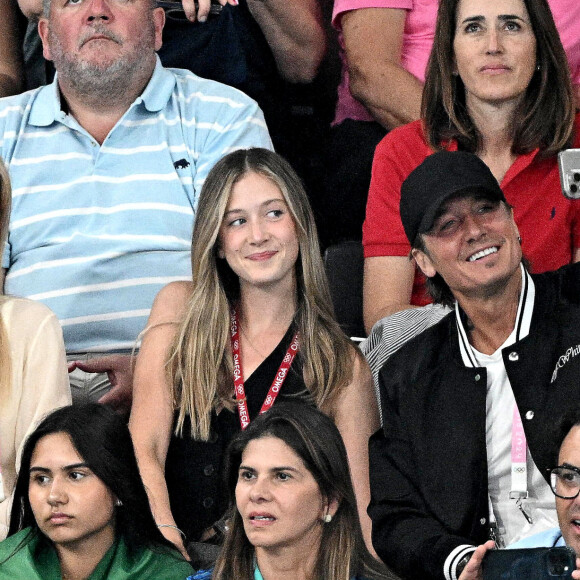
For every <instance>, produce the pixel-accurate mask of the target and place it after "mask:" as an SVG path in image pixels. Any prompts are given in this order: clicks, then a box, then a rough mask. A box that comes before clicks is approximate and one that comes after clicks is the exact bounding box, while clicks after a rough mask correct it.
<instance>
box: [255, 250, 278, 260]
mask: <svg viewBox="0 0 580 580" xmlns="http://www.w3.org/2000/svg"><path fill="white" fill-rule="evenodd" d="M275 255H276V252H275V251H274V250H272V251H267V252H259V253H256V254H250V255H249V256H248V259H249V260H254V261H256V262H261V261H264V260H269V259H270V258H271V257H272V256H275Z"/></svg>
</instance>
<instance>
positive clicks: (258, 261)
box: [219, 172, 299, 286]
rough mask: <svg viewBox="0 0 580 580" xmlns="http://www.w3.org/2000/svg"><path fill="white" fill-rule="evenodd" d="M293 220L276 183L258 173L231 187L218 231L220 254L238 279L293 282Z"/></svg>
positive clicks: (295, 240)
mask: <svg viewBox="0 0 580 580" xmlns="http://www.w3.org/2000/svg"><path fill="white" fill-rule="evenodd" d="M298 249H299V247H298V237H297V235H296V226H295V224H294V220H293V218H292V215H291V213H290V210H289V208H288V205H287V203H286V200H285V199H284V196H283V195H282V192H281V191H280V189H279V188H278V186H277V185H276V184H275V183H274V182H273V181H271V180H270V179H268V178H267V177H265V176H263V175H260V174H258V173H254V172H249V173H247V174H245V175H244V176H243V177H242V178H241V179H240V180H239V181H238V182H237V183H236V184H235V185H234V186H233V188H232V193H231V195H230V199H229V201H228V205H227V208H226V212H225V215H224V218H223V221H222V225H221V227H220V233H219V256H220V257H221V258H225V259H226V260H227V262H228V264H229V266H230V268H231V269H232V270H233V271H234V272H235V273H236V274H237V276H238V277H239V278H240V284H241V285H244V284H250V285H256V286H263V285H271V284H277V283H279V282H282V281H285V282H292V283H294V280H295V274H294V272H295V265H296V260H297V259H298Z"/></svg>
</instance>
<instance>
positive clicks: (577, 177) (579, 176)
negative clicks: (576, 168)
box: [573, 173, 580, 181]
mask: <svg viewBox="0 0 580 580" xmlns="http://www.w3.org/2000/svg"><path fill="white" fill-rule="evenodd" d="M573 178H574V181H580V173H574V176H573Z"/></svg>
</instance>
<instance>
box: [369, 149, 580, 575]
mask: <svg viewBox="0 0 580 580" xmlns="http://www.w3.org/2000/svg"><path fill="white" fill-rule="evenodd" d="M400 209H401V218H402V222H403V226H404V228H405V232H406V234H407V237H408V238H409V241H410V243H411V246H412V252H411V254H412V257H413V259H414V260H415V261H416V262H417V264H418V266H419V267H420V268H421V270H422V271H423V273H424V274H425V275H426V276H427V278H428V287H429V290H430V291H431V293H432V295H433V298H434V300H435V302H440V303H443V304H447V305H449V306H452V308H453V311H452V312H451V313H450V314H448V315H447V316H446V317H445V318H443V320H441V322H439V323H438V324H436V325H435V326H433V327H431V328H429V329H427V330H426V331H425V332H423V333H422V334H420V335H419V336H417V337H415V338H414V339H412V340H411V341H409V342H408V343H406V344H405V345H404V346H403V347H402V348H401V349H400V350H399V351H398V352H396V353H395V354H394V355H393V356H392V357H391V358H390V359H389V360H388V361H387V363H386V364H385V366H384V367H383V368H382V369H381V371H380V374H379V385H380V394H381V408H382V414H383V417H382V418H383V428H382V430H381V431H379V432H377V433H376V434H375V435H374V436H373V437H372V438H371V442H370V462H371V470H370V473H371V492H372V497H371V504H370V507H369V514H370V515H371V518H372V520H373V544H374V547H375V549H376V551H377V553H378V554H379V556H380V557H381V558H382V559H383V560H384V561H385V563H386V564H388V565H389V566H391V567H392V568H393V570H394V571H395V572H398V573H399V574H400V575H401V576H402V577H403V578H409V579H415V578H422V579H437V580H441V579H446V580H457V578H459V577H460V576H461V580H464V579H468V578H476V577H477V576H476V573H475V572H474V571H475V570H477V569H478V568H479V562H480V561H481V559H482V557H483V554H484V553H485V551H486V550H487V549H489V547H490V546H491V544H490V543H489V542H487V543H486V541H487V540H489V539H494V540H495V541H496V543H497V544H498V545H500V546H501V545H503V544H508V543H511V542H513V541H517V540H519V539H520V538H521V537H523V536H525V535H529V534H532V533H535V532H538V531H541V530H543V529H546V528H549V527H553V526H555V525H557V518H556V512H555V507H554V500H553V495H552V492H551V490H550V487H549V484H548V481H547V480H546V479H545V477H547V469H549V468H550V467H552V466H553V465H554V464H555V463H554V462H555V460H556V459H557V442H556V441H554V440H553V438H552V437H551V428H552V425H553V424H554V422H555V421H556V419H557V418H558V417H560V416H561V415H563V413H564V412H565V411H566V410H567V409H568V408H569V406H570V401H571V400H576V401H577V400H578V399H579V398H580V266H579V265H571V266H565V267H564V268H561V269H560V270H558V271H556V272H549V273H546V274H542V275H538V276H532V275H530V274H529V273H528V272H527V270H526V268H525V265H524V263H523V261H522V252H521V246H520V238H519V233H518V229H517V226H516V225H515V223H514V220H513V216H512V211H511V208H510V207H509V206H508V204H507V203H506V201H505V198H504V196H503V193H502V191H501V189H500V187H499V185H498V183H497V181H496V180H495V178H494V177H493V175H492V174H491V172H490V171H489V169H488V168H487V166H486V165H485V163H483V162H482V161H481V160H480V159H479V158H478V157H476V156H475V155H472V154H470V153H465V152H447V151H443V152H439V153H435V154H433V155H431V156H429V157H427V159H426V160H425V161H424V162H423V163H422V164H421V165H420V166H419V167H417V169H415V171H413V172H412V173H411V174H410V175H409V177H408V178H407V179H406V180H405V182H404V183H403V186H402V188H401V207H400ZM477 545H481V547H480V548H478V549H477V551H476V552H475V554H476V555H475V556H473V554H474V551H475V549H476V548H475V546H477ZM472 556H473V558H472V559H471V561H469V560H470V558H471V557H472ZM462 571H463V575H461V573H462Z"/></svg>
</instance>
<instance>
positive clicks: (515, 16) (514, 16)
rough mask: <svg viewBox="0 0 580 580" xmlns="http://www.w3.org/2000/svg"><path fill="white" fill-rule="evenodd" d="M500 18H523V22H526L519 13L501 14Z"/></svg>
mask: <svg viewBox="0 0 580 580" xmlns="http://www.w3.org/2000/svg"><path fill="white" fill-rule="evenodd" d="M497 19H498V20H504V21H505V20H521V21H522V22H526V21H525V20H524V19H523V18H522V17H521V16H518V15H517V14H500V15H499V16H498V17H497Z"/></svg>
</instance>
